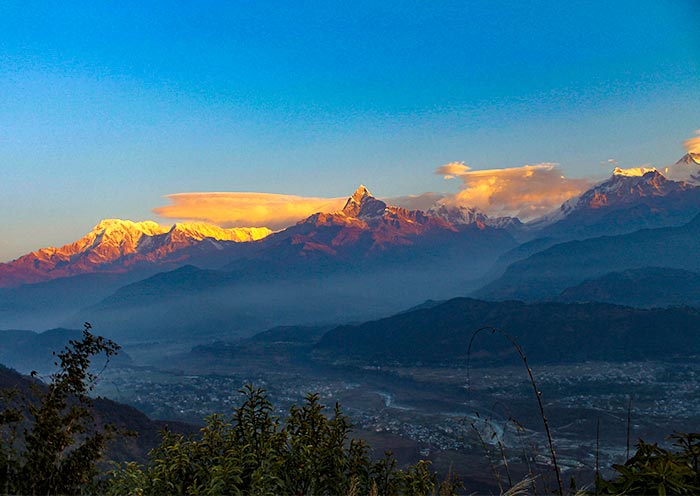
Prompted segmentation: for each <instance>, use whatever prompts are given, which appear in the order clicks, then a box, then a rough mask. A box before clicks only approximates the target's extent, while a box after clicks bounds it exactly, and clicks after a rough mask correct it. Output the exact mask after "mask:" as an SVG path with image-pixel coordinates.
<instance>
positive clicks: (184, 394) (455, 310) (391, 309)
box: [0, 155, 700, 490]
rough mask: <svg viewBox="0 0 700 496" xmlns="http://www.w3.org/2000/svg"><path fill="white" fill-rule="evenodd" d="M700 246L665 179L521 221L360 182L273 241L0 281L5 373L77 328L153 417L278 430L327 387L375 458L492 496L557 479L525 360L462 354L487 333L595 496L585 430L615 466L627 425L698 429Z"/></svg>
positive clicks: (682, 197) (477, 350)
mask: <svg viewBox="0 0 700 496" xmlns="http://www.w3.org/2000/svg"><path fill="white" fill-rule="evenodd" d="M688 157H690V158H688ZM688 160H690V162H688ZM684 161H685V162H684ZM676 166H677V167H691V166H692V167H695V169H698V170H700V159H698V157H697V156H692V155H689V156H687V157H684V159H682V160H681V161H679V163H678V164H676ZM698 247H700V187H699V186H696V185H694V184H692V183H691V182H685V181H673V180H671V179H667V178H666V177H665V176H664V175H663V174H661V173H660V172H658V171H656V170H650V171H644V170H643V171H631V172H630V171H622V170H617V171H616V172H615V173H614V175H613V176H612V177H611V178H610V179H608V180H606V181H603V182H601V183H600V184H598V185H595V186H594V187H593V188H592V189H590V190H589V191H587V192H585V193H583V194H582V195H580V196H579V197H578V198H577V199H574V200H569V201H567V202H566V203H565V204H564V205H562V206H561V208H560V209H559V210H558V211H557V212H555V213H554V214H550V215H549V216H548V217H545V218H542V219H538V220H536V221H532V222H529V223H522V222H520V221H517V220H514V219H511V218H494V219H491V218H489V217H488V216H486V215H484V214H482V213H480V212H478V211H476V210H473V209H472V210H469V209H465V208H463V207H461V208H447V207H446V206H445V205H437V206H435V207H434V208H432V209H428V210H426V211H422V210H409V209H406V208H401V207H395V206H392V205H390V204H387V203H386V202H384V201H382V200H378V199H377V198H375V197H374V196H372V195H371V194H370V193H369V191H368V190H367V189H366V188H364V187H363V186H361V187H360V188H358V189H357V191H355V193H354V194H353V195H352V196H351V197H349V198H348V200H347V202H346V204H345V207H344V208H343V209H342V210H340V211H336V212H322V213H317V214H314V215H312V216H310V217H308V218H305V219H300V220H299V222H298V223H297V224H295V225H293V226H291V227H288V228H286V229H283V230H280V231H275V232H272V231H270V230H266V229H247V230H224V229H220V228H215V227H211V226H206V225H203V224H193V225H187V224H175V225H174V226H173V227H172V228H162V227H160V226H158V225H157V224H155V223H149V222H142V223H135V222H129V221H119V220H109V221H103V222H101V223H99V224H98V225H97V226H95V228H94V229H93V230H92V231H91V232H90V233H89V234H88V235H86V236H85V237H84V238H82V239H81V240H79V241H77V242H75V243H73V244H71V245H67V246H65V247H62V248H59V249H56V248H47V249H43V250H39V251H37V252H34V253H30V254H28V255H25V256H23V257H21V258H19V259H17V260H15V261H12V262H8V263H5V264H0V288H2V289H0V328H2V329H3V332H2V333H0V362H1V363H4V364H5V365H7V366H10V367H13V368H16V369H17V370H19V371H20V372H22V373H25V374H26V373H29V372H30V371H32V370H36V371H38V372H39V373H40V374H43V375H44V376H46V375H47V374H48V373H49V372H50V370H51V368H52V363H53V358H52V354H51V352H52V351H54V350H59V349H60V348H61V347H62V346H63V345H64V344H65V343H66V342H67V340H68V339H75V338H76V335H79V333H78V331H71V330H70V329H79V328H80V327H81V324H82V322H84V321H89V322H91V324H92V326H93V327H94V329H95V330H96V332H97V333H99V334H102V335H104V336H106V337H108V338H111V339H114V340H115V341H117V342H118V343H120V344H121V345H122V346H123V347H124V349H123V350H122V353H121V354H120V355H118V356H117V357H116V358H115V359H113V360H112V361H111V362H110V363H109V366H108V367H107V369H106V371H105V372H104V373H103V376H102V377H101V380H100V383H99V386H98V389H97V390H96V394H99V395H103V396H105V397H107V398H110V399H112V400H115V401H119V402H122V403H125V404H127V405H131V406H133V407H136V408H137V409H138V410H140V411H141V412H145V413H146V414H147V415H148V416H149V417H150V418H151V419H159V421H160V420H169V421H177V422H184V423H185V424H182V425H186V424H189V425H193V424H194V425H196V424H198V423H200V422H201V421H202V419H203V418H204V417H206V416H207V415H210V414H212V413H214V412H222V413H226V412H227V411H230V410H231V408H232V407H233V406H234V405H235V403H236V401H237V395H236V393H235V392H236V390H237V389H239V388H240V387H241V386H242V385H243V384H244V383H254V384H255V385H257V386H261V387H264V388H265V389H267V390H268V391H269V392H270V395H271V398H272V399H273V400H274V402H275V404H276V405H278V413H279V414H283V412H284V411H286V410H288V408H289V406H290V405H291V404H293V403H295V402H298V401H299V400H300V399H301V398H302V397H303V396H304V394H305V393H306V392H309V391H312V392H318V393H320V395H321V399H322V400H323V402H324V403H326V404H333V403H334V402H336V401H338V402H340V403H341V404H342V405H343V407H344V408H345V410H346V412H348V414H349V415H350V417H351V419H352V421H353V422H354V423H355V425H356V428H357V433H358V434H359V435H360V436H361V437H363V438H366V439H367V440H369V441H371V444H372V445H373V446H374V447H375V450H376V453H377V454H379V453H381V451H382V450H383V449H390V450H392V451H394V452H395V453H396V454H397V457H398V458H399V460H400V461H401V463H409V462H411V463H413V462H415V461H416V460H418V459H419V458H421V457H422V458H428V459H431V460H433V461H434V464H435V465H434V466H435V467H436V468H437V469H438V470H439V471H440V472H441V473H446V472H447V471H448V470H449V468H450V466H452V467H453V470H454V471H455V472H456V473H458V474H459V475H460V476H462V477H463V478H464V480H465V481H467V482H468V483H470V484H472V486H471V487H476V488H480V490H493V489H494V488H495V487H496V486H495V481H494V477H493V476H492V475H491V474H490V473H489V472H488V462H487V460H488V456H500V455H498V453H497V450H498V449H499V447H500V448H503V449H504V450H505V453H506V454H505V456H506V457H507V459H508V461H509V462H510V463H511V469H512V470H513V471H514V473H518V474H520V476H523V475H525V474H526V473H527V472H528V470H529V469H528V466H529V465H530V464H535V465H539V466H540V468H541V469H543V470H544V471H545V472H547V470H548V467H547V463H548V461H547V460H548V458H547V452H546V438H545V437H544V435H543V433H542V429H541V420H540V418H539V414H538V412H537V409H536V406H535V400H534V398H533V395H532V389H531V386H530V383H529V382H528V380H527V373H526V370H525V368H524V367H523V366H522V363H520V359H519V357H518V355H517V353H516V350H515V349H514V348H513V346H512V345H511V344H510V343H509V342H508V341H507V340H506V339H504V338H503V337H502V336H500V335H497V334H492V333H491V332H489V330H488V329H484V330H483V331H481V332H480V333H479V334H478V336H476V337H475V333H476V331H477V330H479V329H482V328H489V327H495V328H498V329H499V330H501V331H503V332H505V333H507V334H508V335H510V336H512V337H513V338H515V339H516V340H517V343H519V344H520V345H521V346H522V347H523V349H524V352H525V353H526V355H527V357H528V363H529V365H530V366H531V367H532V368H533V370H534V374H535V376H536V379H537V383H538V387H539V388H540V389H541V391H542V395H543V399H544V403H545V408H546V411H547V414H548V415H549V417H550V423H551V425H552V427H553V434H554V438H555V442H556V446H557V450H558V452H559V454H560V456H561V465H562V468H563V471H564V474H565V475H566V476H567V477H569V476H576V477H577V478H578V479H579V480H581V481H584V482H590V481H591V477H592V474H593V469H594V464H595V457H594V456H593V453H594V451H595V443H596V429H597V428H598V427H597V423H598V422H599V428H600V434H599V440H600V443H601V444H600V453H599V461H600V463H601V465H605V466H606V467H609V466H611V464H612V463H619V462H621V461H623V460H624V459H625V456H626V452H627V447H626V443H627V441H628V439H627V428H628V422H627V416H628V414H629V415H630V418H631V424H630V425H629V427H630V429H631V437H632V442H634V441H635V440H636V438H637V437H643V438H644V439H646V440H651V441H662V440H663V438H664V436H666V435H667V434H669V433H671V432H672V431H674V430H679V431H692V430H693V429H696V426H697V424H698V421H700V414H699V413H698V412H700V404H698V402H697V400H696V398H700V390H698V382H697V379H698V377H699V376H698V374H700V366H699V365H698V357H700V339H699V337H700V334H699V333H700V308H699V307H698V304H699V303H700V259H699V258H698V257H697V256H696V253H697V251H698ZM45 329H52V330H49V331H45V332H40V331H44V330H45ZM98 366H99V364H98ZM144 422H146V420H143V421H142V422H141V423H142V424H143V425H146V424H144ZM149 422H150V421H149ZM148 425H149V427H147V429H146V427H144V428H145V429H146V430H148V429H150V430H149V431H148V432H152V430H153V427H152V426H150V424H148ZM178 425H179V424H178ZM187 428H188V427H184V429H185V430H186V429H187ZM477 433H478V434H477ZM480 436H481V437H482V438H485V439H487V442H486V445H482V442H481V441H480ZM482 440H483V439H482ZM484 446H486V450H487V451H488V452H489V455H488V456H486V455H485V454H484ZM129 449H130V450H131V451H129V453H132V454H133V453H135V452H136V451H138V449H142V450H144V449H145V448H143V447H142V448H138V447H136V448H135V447H133V446H132V447H131V448H129ZM134 450H136V451H134ZM139 456H141V457H142V456H143V453H141V454H140V455H139ZM500 470H502V468H501V469H500ZM545 484H550V487H553V484H554V482H553V480H549V481H548V482H545Z"/></svg>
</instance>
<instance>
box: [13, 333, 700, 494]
mask: <svg viewBox="0 0 700 496" xmlns="http://www.w3.org/2000/svg"><path fill="white" fill-rule="evenodd" d="M118 349H119V347H118V346H117V345H116V344H115V343H114V342H112V341H110V340H107V339H104V338H102V337H99V336H94V335H93V334H91V333H90V325H89V324H86V325H85V330H84V332H83V338H82V339H81V340H75V341H70V343H69V345H68V346H67V347H66V349H65V350H64V351H63V352H61V353H58V354H57V355H56V356H57V362H56V365H57V366H58V372H56V373H55V374H53V375H52V376H51V377H50V381H49V383H48V385H40V384H39V383H38V381H37V384H35V386H34V391H33V393H32V394H31V395H30V394H26V391H25V392H23V391H20V390H16V391H4V393H3V394H4V399H3V407H2V410H1V411H0V428H1V436H0V492H2V493H3V494H27V495H39V494H113V495H122V494H124V495H126V494H128V495H150V494H157V495H160V494H201V495H218V494H293V495H336V494H343V495H376V496H379V495H387V496H392V495H399V494H410V495H454V494H457V493H458V492H459V491H460V489H463V488H462V484H461V483H460V482H459V481H458V480H457V479H455V478H453V477H451V476H448V477H447V478H446V479H444V480H439V479H438V477H437V475H436V474H435V473H434V472H433V471H431V469H430V462H428V461H424V460H421V461H419V462H418V463H416V464H415V465H411V466H409V467H407V468H404V469H401V468H399V467H398V466H397V462H396V459H395V458H393V456H392V455H391V453H385V455H384V457H383V458H380V459H375V458H373V457H372V456H370V447H369V446H368V445H367V444H365V443H364V442H363V441H361V440H357V439H352V438H351V437H350V433H351V428H352V426H351V424H350V422H349V420H348V418H347V417H346V416H345V415H344V414H343V413H342V411H341V409H340V406H339V405H337V404H336V405H335V407H334V408H333V409H332V410H331V411H328V410H327V409H326V407H324V406H323V405H322V404H321V403H320V401H319V397H318V395H315V394H309V395H307V396H306V398H305V400H304V402H303V403H302V404H301V405H300V406H293V407H292V408H291V409H290V411H289V415H288V416H287V418H286V419H284V420H282V419H280V418H278V417H276V416H275V415H274V414H273V411H274V409H273V405H272V404H271V403H270V401H269V400H268V399H267V396H266V394H265V392H264V391H263V390H262V389H258V388H255V387H253V386H251V385H246V386H245V387H244V388H243V389H242V390H241V391H240V392H241V394H242V396H243V402H242V404H241V406H239V407H238V408H236V409H234V411H233V413H232V414H231V416H230V417H225V416H223V415H221V414H215V415H212V416H210V417H209V418H207V419H206V425H205V427H203V428H202V429H201V430H200V432H199V434H198V435H196V436H192V435H191V436H184V435H182V434H176V433H172V432H170V431H167V430H166V431H164V432H163V433H162V439H161V443H160V445H159V446H158V447H156V448H155V449H154V450H152V451H151V452H150V454H149V461H148V462H147V463H146V464H144V465H139V464H137V463H135V462H129V463H125V464H121V465H113V466H112V469H111V470H107V469H105V468H104V463H103V462H104V454H105V450H106V446H107V443H108V442H109V440H110V439H111V438H113V437H114V436H116V435H124V434H125V433H120V432H117V430H116V429H115V428H114V427H109V426H108V427H100V426H98V425H97V424H96V422H95V420H94V416H93V411H92V409H91V401H90V398H89V392H90V391H91V389H92V388H93V386H94V383H95V380H96V379H97V376H96V375H95V374H93V373H91V372H90V369H89V367H90V361H91V358H93V357H94V356H96V355H99V354H104V355H106V356H107V358H109V357H110V356H112V355H114V354H115V353H116V352H117V350H118ZM671 439H672V441H673V449H668V450H667V449H664V448H661V447H659V446H658V445H656V444H648V443H645V442H644V441H641V440H640V442H639V444H638V446H637V452H636V453H635V454H634V455H633V456H632V457H630V458H629V460H627V462H626V463H625V464H623V465H614V466H613V468H614V469H615V470H616V471H617V474H618V475H617V476H616V477H613V478H612V479H610V480H604V479H603V478H601V477H598V476H597V477H596V484H595V486H594V488H593V489H591V490H590V493H595V494H700V471H699V464H700V434H681V433H678V434H674V435H673V436H671ZM536 477H537V474H530V477H529V478H526V479H525V480H523V481H521V482H520V483H519V484H514V485H512V487H511V489H510V490H508V491H507V492H506V494H525V492H526V491H528V490H530V489H532V490H536V485H535V484H531V482H532V478H536ZM465 490H466V491H467V492H468V491H469V489H468V488H466V489H465ZM560 492H564V491H563V490H561V491H560Z"/></svg>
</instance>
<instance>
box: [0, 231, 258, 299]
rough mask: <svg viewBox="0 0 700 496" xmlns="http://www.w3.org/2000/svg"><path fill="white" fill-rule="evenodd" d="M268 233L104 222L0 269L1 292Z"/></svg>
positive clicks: (173, 258) (175, 256)
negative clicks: (55, 245)
mask: <svg viewBox="0 0 700 496" xmlns="http://www.w3.org/2000/svg"><path fill="white" fill-rule="evenodd" d="M270 233H271V231H270V230H269V229H267V228H257V227H256V228H232V229H222V228H220V227H217V226H212V225H207V224H204V223H178V224H175V225H173V226H171V227H164V226H161V225H158V224H156V223H155V222H152V221H145V222H132V221H129V220H119V219H106V220H103V221H101V222H100V223H99V224H97V225H96V226H95V227H94V228H93V229H92V230H91V231H90V232H89V233H88V234H86V235H85V236H84V237H82V238H81V239H79V240H77V241H75V242H74V243H70V244H68V245H65V246H62V247H60V248H42V249H40V250H37V251H35V252H32V253H29V254H27V255H24V256H22V257H20V258H18V259H17V260H14V261H12V262H9V263H4V264H0V287H11V286H16V285H19V284H27V283H36V282H42V281H48V280H51V279H56V278H60V277H67V276H74V275H79V274H87V273H92V272H115V273H116V272H123V271H126V270H128V269H129V268H130V267H133V266H135V265H139V264H149V263H150V264H159V263H164V262H166V261H176V260H178V259H183V260H184V259H186V258H187V255H186V254H184V253H183V250H184V249H186V248H188V247H191V246H193V245H197V244H201V243H207V244H208V245H209V246H210V248H211V249H212V250H215V249H217V248H218V247H220V246H217V243H218V242H224V243H226V242H246V241H254V240H258V239H262V238H264V237H265V236H267V235H269V234H270Z"/></svg>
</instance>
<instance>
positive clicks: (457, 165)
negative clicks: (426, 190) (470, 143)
mask: <svg viewBox="0 0 700 496" xmlns="http://www.w3.org/2000/svg"><path fill="white" fill-rule="evenodd" d="M470 169H471V167H469V166H468V165H464V162H450V163H449V164H445V165H441V166H440V167H438V168H437V170H436V171H435V174H440V175H441V176H443V177H444V178H445V179H453V178H454V177H456V176H460V175H462V174H464V173H465V172H467V171H469V170H470Z"/></svg>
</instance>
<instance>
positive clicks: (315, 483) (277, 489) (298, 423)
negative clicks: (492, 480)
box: [108, 386, 461, 496]
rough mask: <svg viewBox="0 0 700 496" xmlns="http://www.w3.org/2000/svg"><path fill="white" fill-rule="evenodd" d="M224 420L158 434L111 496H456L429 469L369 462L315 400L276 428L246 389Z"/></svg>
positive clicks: (260, 395)
mask: <svg viewBox="0 0 700 496" xmlns="http://www.w3.org/2000/svg"><path fill="white" fill-rule="evenodd" d="M241 393H242V394H243V396H244V401H243V404H242V405H241V406H240V407H238V408H237V409H235V411H234V412H233V415H232V416H231V418H230V419H225V418H224V417H223V416H221V415H213V416H211V417H209V418H208V419H207V423H206V426H205V427H203V428H202V430H201V434H200V435H199V436H197V437H196V438H195V437H188V438H185V437H183V436H181V435H177V434H172V433H170V432H167V431H166V432H164V433H163V439H162V442H161V444H160V446H159V447H157V448H156V449H154V450H153V451H152V452H151V453H150V459H151V461H150V463H149V464H148V465H147V466H146V467H140V466H137V465H136V464H133V463H129V464H126V465H122V466H121V467H119V468H118V469H117V470H115V471H113V472H112V474H111V478H110V481H109V485H108V492H109V494H114V495H121V494H131V495H150V494H197V495H214V494H303V495H307V494H308V495H335V494H348V495H350V494H352V495H361V494H362V495H366V494H381V495H387V496H390V495H398V494H412V495H416V496H420V495H430V494H436V492H438V491H439V494H441V495H442V494H444V495H450V494H455V492H456V490H457V489H458V488H459V487H461V485H460V484H459V483H458V482H456V481H452V480H450V481H445V482H443V483H442V484H441V485H438V484H437V479H436V476H435V475H434V474H433V473H431V472H430V469H429V462H426V461H420V462H419V463H417V464H416V465H413V466H411V467H408V468H407V469H406V470H400V469H398V468H397V465H396V460H395V459H394V458H393V457H392V456H391V454H390V453H386V454H385V456H384V458H382V459H380V460H379V461H373V460H372V459H371V458H370V456H369V448H368V447H367V445H366V444H364V443H363V442H362V441H357V440H355V439H350V436H349V434H350V431H351V425H350V422H349V421H348V419H347V417H346V416H344V415H343V414H342V412H341V410H340V407H339V406H338V405H337V404H336V405H335V408H334V409H333V410H332V412H330V413H329V414H328V413H327V412H326V409H325V407H324V406H323V405H322V404H321V403H320V401H319V397H318V395H315V394H309V395H307V396H306V398H305V401H304V403H303V404H302V405H301V406H293V407H292V408H291V409H290V412H289V417H288V418H287V420H286V421H285V422H284V424H282V423H281V422H280V420H279V419H278V418H277V417H275V416H273V415H272V405H271V404H270V402H269V400H268V399H267V397H266V395H265V393H264V391H263V390H262V389H256V388H253V387H252V386H245V387H244V389H242V390H241Z"/></svg>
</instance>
